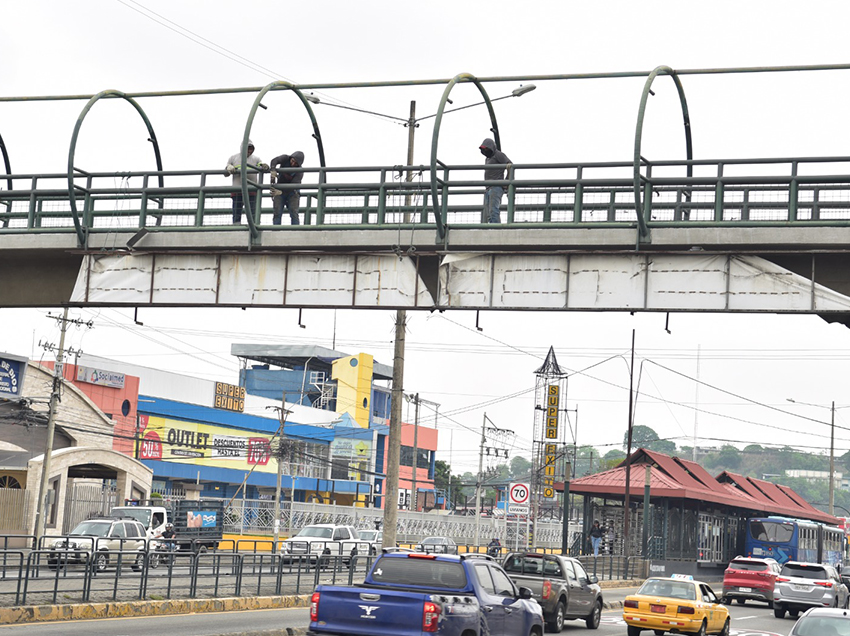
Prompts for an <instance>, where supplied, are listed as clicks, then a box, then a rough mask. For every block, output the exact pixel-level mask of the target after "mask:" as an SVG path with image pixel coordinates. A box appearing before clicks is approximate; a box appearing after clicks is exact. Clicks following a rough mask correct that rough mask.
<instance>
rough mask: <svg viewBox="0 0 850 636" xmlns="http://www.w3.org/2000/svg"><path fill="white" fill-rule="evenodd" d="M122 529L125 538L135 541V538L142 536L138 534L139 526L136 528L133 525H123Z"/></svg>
mask: <svg viewBox="0 0 850 636" xmlns="http://www.w3.org/2000/svg"><path fill="white" fill-rule="evenodd" d="M124 528H125V530H126V532H127V537H128V538H130V539H135V538H136V537H140V536H142V535H141V534H140V533H139V526H137V525H136V524H135V523H125V524H124Z"/></svg>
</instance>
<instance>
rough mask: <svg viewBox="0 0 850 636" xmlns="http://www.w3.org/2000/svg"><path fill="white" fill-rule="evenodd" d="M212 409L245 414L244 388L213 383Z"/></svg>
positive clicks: (223, 383)
mask: <svg viewBox="0 0 850 636" xmlns="http://www.w3.org/2000/svg"><path fill="white" fill-rule="evenodd" d="M213 407H215V408H217V409H224V410H225V411H235V412H237V413H244V412H245V387H244V386H236V385H235V384H227V383H225V382H216V383H215V399H214V400H213Z"/></svg>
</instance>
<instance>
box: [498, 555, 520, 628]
mask: <svg viewBox="0 0 850 636" xmlns="http://www.w3.org/2000/svg"><path fill="white" fill-rule="evenodd" d="M490 574H492V575H493V585H494V586H495V589H496V596H500V597H502V611H503V612H504V620H505V627H504V629H505V631H504V633H505V634H522V633H523V628H524V627H525V608H524V606H523V604H522V603H520V602H519V592H518V591H517V588H516V585H514V582H513V581H511V580H510V578H508V575H507V574H505V572H504V571H503V570H502V568H500V567H495V566H491V567H490Z"/></svg>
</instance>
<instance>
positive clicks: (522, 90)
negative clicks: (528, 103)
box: [511, 84, 537, 97]
mask: <svg viewBox="0 0 850 636" xmlns="http://www.w3.org/2000/svg"><path fill="white" fill-rule="evenodd" d="M535 88H537V87H536V86H535V85H534V84H526V85H525V86H519V87H517V88H515V89H514V90H512V91H511V95H513V96H514V97H520V96H521V95H525V94H526V93H530V92H531V91H533V90H534V89H535Z"/></svg>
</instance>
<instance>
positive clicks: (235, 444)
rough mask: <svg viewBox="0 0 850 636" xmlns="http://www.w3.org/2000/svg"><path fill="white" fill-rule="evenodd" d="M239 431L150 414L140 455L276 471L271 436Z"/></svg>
mask: <svg viewBox="0 0 850 636" xmlns="http://www.w3.org/2000/svg"><path fill="white" fill-rule="evenodd" d="M240 433H241V431H238V430H236V429H232V428H225V427H222V426H212V425H210V424H199V423H197V422H184V421H181V420H172V419H168V418H164V417H156V416H153V415H149V416H147V426H146V427H145V434H144V438H143V439H142V440H141V443H140V449H139V456H140V457H141V459H157V460H162V461H180V462H181V463H190V464H195V465H198V466H217V467H221V468H235V469H244V468H249V467H256V470H260V471H262V472H273V471H276V470H277V467H270V466H269V463H270V460H271V456H272V453H271V435H263V434H262V433H250V432H247V431H246V432H245V433H244V434H240Z"/></svg>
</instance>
